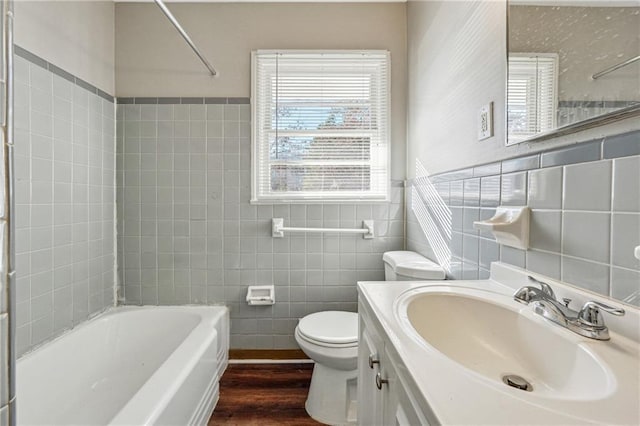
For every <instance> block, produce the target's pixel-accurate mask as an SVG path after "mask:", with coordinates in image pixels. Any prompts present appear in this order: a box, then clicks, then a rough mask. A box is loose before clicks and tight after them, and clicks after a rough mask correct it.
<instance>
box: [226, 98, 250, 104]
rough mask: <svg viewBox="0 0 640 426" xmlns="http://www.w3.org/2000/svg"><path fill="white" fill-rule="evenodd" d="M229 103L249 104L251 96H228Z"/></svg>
mask: <svg viewBox="0 0 640 426" xmlns="http://www.w3.org/2000/svg"><path fill="white" fill-rule="evenodd" d="M227 103H228V104H236V105H237V104H248V103H250V102H249V98H227Z"/></svg>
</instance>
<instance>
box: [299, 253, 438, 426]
mask: <svg viewBox="0 0 640 426" xmlns="http://www.w3.org/2000/svg"><path fill="white" fill-rule="evenodd" d="M383 260H384V264H385V281H403V280H414V281H424V280H443V279H445V272H444V270H443V269H442V267H440V266H439V265H438V264H437V263H435V262H433V261H431V260H429V259H427V258H425V257H423V256H421V255H419V254H418V253H415V252H411V251H392V252H387V253H385V254H384V256H383ZM295 339H296V342H297V343H298V345H299V346H300V349H302V351H303V352H304V353H305V354H306V355H307V356H308V357H309V358H311V359H312V360H313V361H315V366H314V368H313V375H312V376H311V385H310V386H309V394H308V396H307V401H306V403H305V408H306V410H307V413H308V414H309V415H310V416H311V417H312V418H313V419H315V420H317V421H319V422H322V423H326V424H331V425H345V424H355V423H356V420H357V419H356V416H357V410H356V407H357V405H356V403H357V396H356V393H357V375H358V370H357V362H358V315H357V314H356V313H353V312H342V311H325V312H316V313H313V314H310V315H307V316H305V317H303V318H301V319H300V321H299V323H298V326H297V327H296V330H295Z"/></svg>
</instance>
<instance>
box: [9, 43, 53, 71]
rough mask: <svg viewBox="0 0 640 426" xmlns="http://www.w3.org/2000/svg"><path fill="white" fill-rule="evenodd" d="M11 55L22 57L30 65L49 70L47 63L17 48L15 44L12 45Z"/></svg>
mask: <svg viewBox="0 0 640 426" xmlns="http://www.w3.org/2000/svg"><path fill="white" fill-rule="evenodd" d="M13 53H15V54H16V55H18V56H21V57H23V58H24V59H26V60H27V61H29V62H31V63H32V64H35V65H38V66H39V67H41V68H44V69H49V68H48V65H49V62H47V61H45V60H44V59H42V58H41V57H40V56H37V55H34V54H33V53H31V52H29V51H28V50H26V49H23V48H22V47H20V46H18V45H17V44H14V45H13ZM52 72H53V71H52Z"/></svg>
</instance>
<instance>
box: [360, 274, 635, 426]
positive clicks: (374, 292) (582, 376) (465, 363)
mask: <svg viewBox="0 0 640 426" xmlns="http://www.w3.org/2000/svg"><path fill="white" fill-rule="evenodd" d="M530 276H531V278H529V277H530ZM540 282H542V283H543V284H540ZM545 285H548V286H549V287H550V288H551V289H552V290H553V292H551V294H553V297H554V299H553V301H556V299H557V300H558V301H560V302H559V303H561V304H562V305H565V306H566V307H567V309H565V310H563V312H569V314H568V315H573V313H574V312H575V315H576V316H577V315H578V314H577V312H578V311H581V310H582V309H581V307H585V309H587V310H591V309H593V306H594V304H593V303H587V302H596V303H598V304H606V305H610V304H613V305H615V306H614V307H611V308H613V309H612V310H613V313H617V314H618V315H619V316H617V315H610V314H608V313H607V312H604V311H603V309H605V308H602V309H601V310H600V311H599V312H596V314H599V315H601V318H600V320H601V321H602V322H603V323H602V325H603V326H605V324H606V327H605V328H607V329H608V330H601V331H602V332H603V333H600V332H598V333H597V335H598V336H599V337H600V338H601V339H606V338H609V340H599V339H597V338H592V337H586V336H583V335H580V334H578V333H577V332H575V331H572V330H571V329H570V328H569V327H566V326H563V325H561V324H558V322H559V321H558V320H557V319H556V320H555V322H554V321H551V320H550V319H549V317H548V316H546V315H544V314H543V313H542V312H541V308H540V306H539V305H540V304H538V303H534V302H535V300H534V299H531V303H529V301H526V302H525V303H522V300H520V303H519V301H517V300H515V299H514V294H515V293H516V292H518V290H521V291H520V295H521V296H522V294H523V293H527V292H529V293H531V294H534V293H535V294H537V292H536V288H539V289H540V292H543V291H544V286H545ZM523 289H524V290H523ZM547 291H548V290H547ZM358 293H359V304H358V312H359V352H358V423H359V424H361V425H416V424H421V425H426V424H428V425H436V424H523V423H526V424H639V423H640V344H639V341H640V310H639V309H638V308H635V307H631V306H628V305H622V304H619V303H611V301H610V300H609V299H606V298H603V297H601V296H598V295H596V294H593V293H589V292H587V291H584V290H581V289H577V288H575V287H572V286H569V285H567V284H564V283H562V282H558V281H555V280H552V279H549V278H547V277H544V276H541V275H537V274H531V273H530V272H529V271H525V270H523V269H520V268H517V267H513V266H511V265H507V264H502V263H499V262H496V263H493V264H492V267H491V277H490V279H488V280H482V281H464V280H460V281H430V282H417V281H406V282H360V283H358ZM531 294H529V295H531ZM541 297H543V298H544V299H545V303H547V304H548V303H551V298H550V297H549V295H548V293H545V294H544V295H543V296H541ZM554 303H555V302H554ZM542 305H544V304H542ZM606 308H608V307H606ZM622 310H624V315H621V311H622ZM585 312H586V311H585ZM591 313H593V312H591ZM581 314H584V312H581ZM607 333H608V334H607Z"/></svg>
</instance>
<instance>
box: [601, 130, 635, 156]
mask: <svg viewBox="0 0 640 426" xmlns="http://www.w3.org/2000/svg"><path fill="white" fill-rule="evenodd" d="M602 154H603V157H604V158H606V159H609V158H620V157H629V156H631V155H640V130H636V131H634V132H629V133H623V134H621V135H614V136H607V137H606V138H605V140H604V144H603V147H602Z"/></svg>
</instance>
